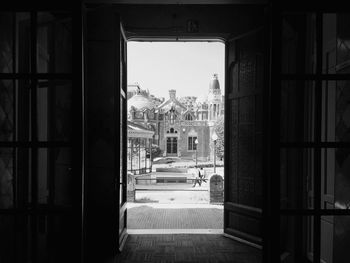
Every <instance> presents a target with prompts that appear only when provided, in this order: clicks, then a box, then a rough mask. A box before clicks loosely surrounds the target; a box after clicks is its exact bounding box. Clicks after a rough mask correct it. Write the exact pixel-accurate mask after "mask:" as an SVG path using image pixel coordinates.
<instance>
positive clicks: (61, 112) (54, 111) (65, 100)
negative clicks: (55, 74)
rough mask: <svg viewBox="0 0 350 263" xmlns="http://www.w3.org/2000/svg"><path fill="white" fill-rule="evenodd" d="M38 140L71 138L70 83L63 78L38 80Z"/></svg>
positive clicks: (64, 139) (65, 139)
mask: <svg viewBox="0 0 350 263" xmlns="http://www.w3.org/2000/svg"><path fill="white" fill-rule="evenodd" d="M37 107H38V115H37V118H38V139H39V141H68V140H70V139H71V135H72V127H73V116H72V113H73V112H72V83H71V81H65V80H60V81H59V80H55V81H52V80H40V81H39V83H38V90H37Z"/></svg>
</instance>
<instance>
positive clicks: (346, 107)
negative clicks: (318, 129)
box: [322, 80, 350, 142]
mask: <svg viewBox="0 0 350 263" xmlns="http://www.w3.org/2000/svg"><path fill="white" fill-rule="evenodd" d="M322 90H323V112H322V127H323V129H322V135H323V137H322V140H323V141H328V142H349V141H350V104H349V101H350V81H348V80H343V81H324V82H323V88H322Z"/></svg>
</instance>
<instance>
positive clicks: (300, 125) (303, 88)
mask: <svg viewBox="0 0 350 263" xmlns="http://www.w3.org/2000/svg"><path fill="white" fill-rule="evenodd" d="M314 114H315V83H314V82H312V81H306V82H305V81H283V82H282V83H281V113H280V125H281V127H280V134H281V135H280V136H281V138H280V139H281V141H282V142H295V141H300V142H303V141H313V136H314V130H313V127H314Z"/></svg>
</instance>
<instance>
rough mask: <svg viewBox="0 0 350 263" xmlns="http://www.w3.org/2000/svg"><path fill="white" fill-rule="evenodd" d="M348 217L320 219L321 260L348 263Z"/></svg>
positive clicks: (349, 226) (349, 238)
mask: <svg viewBox="0 0 350 263" xmlns="http://www.w3.org/2000/svg"><path fill="white" fill-rule="evenodd" d="M349 244H350V216H323V217H321V260H323V262H332V263H346V262H349V257H350V254H349Z"/></svg>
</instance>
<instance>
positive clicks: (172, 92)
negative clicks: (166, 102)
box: [169, 89, 176, 99]
mask: <svg viewBox="0 0 350 263" xmlns="http://www.w3.org/2000/svg"><path fill="white" fill-rule="evenodd" d="M169 97H170V99H175V98H176V90H174V89H171V90H169Z"/></svg>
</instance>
